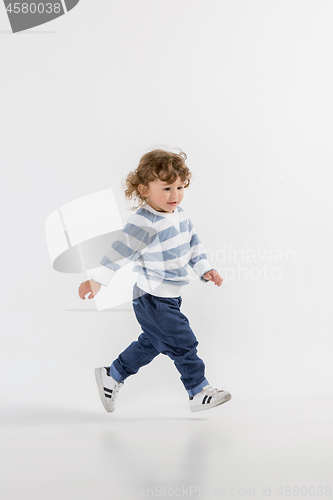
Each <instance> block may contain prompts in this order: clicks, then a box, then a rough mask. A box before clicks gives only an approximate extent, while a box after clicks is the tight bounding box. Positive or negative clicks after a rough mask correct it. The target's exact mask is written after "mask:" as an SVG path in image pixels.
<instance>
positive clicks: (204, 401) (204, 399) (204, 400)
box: [202, 396, 208, 405]
mask: <svg viewBox="0 0 333 500" xmlns="http://www.w3.org/2000/svg"><path fill="white" fill-rule="evenodd" d="M207 398H208V396H205V397H204V398H203V400H202V404H203V405H204V404H205V403H206V399H207Z"/></svg>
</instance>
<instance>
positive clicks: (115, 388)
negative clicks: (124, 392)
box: [95, 367, 124, 412]
mask: <svg viewBox="0 0 333 500" xmlns="http://www.w3.org/2000/svg"><path fill="white" fill-rule="evenodd" d="M95 377H96V382H97V387H98V392H99V395H100V398H101V401H102V403H103V406H104V408H105V409H106V411H108V412H111V411H114V405H115V401H116V397H117V394H118V392H119V390H120V389H121V388H122V387H123V385H124V384H123V383H121V382H117V381H116V380H114V379H113V378H112V377H111V376H110V375H108V373H107V369H106V368H105V367H103V368H96V369H95Z"/></svg>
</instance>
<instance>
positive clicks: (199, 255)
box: [188, 219, 223, 286]
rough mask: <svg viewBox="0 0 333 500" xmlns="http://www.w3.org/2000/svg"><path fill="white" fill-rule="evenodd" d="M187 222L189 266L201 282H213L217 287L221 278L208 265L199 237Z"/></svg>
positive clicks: (190, 222) (190, 223)
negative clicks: (189, 250) (189, 253)
mask: <svg viewBox="0 0 333 500" xmlns="http://www.w3.org/2000/svg"><path fill="white" fill-rule="evenodd" d="M188 222H189V233H190V248H191V255H190V259H189V265H190V266H191V267H192V269H193V271H195V273H196V274H197V275H198V276H199V278H200V280H201V281H204V282H205V283H207V282H208V281H214V282H215V280H217V281H216V282H215V284H217V286H220V285H221V284H222V281H223V280H222V278H221V276H220V275H219V273H218V272H217V270H216V269H213V268H212V266H211V265H210V263H209V261H208V259H207V255H206V251H205V248H204V246H203V244H202V243H201V241H200V239H199V236H198V235H197V233H196V231H195V229H194V226H193V223H192V221H190V219H188ZM218 283H219V284H218Z"/></svg>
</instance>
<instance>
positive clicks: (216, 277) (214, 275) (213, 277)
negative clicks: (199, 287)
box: [202, 269, 223, 286]
mask: <svg viewBox="0 0 333 500" xmlns="http://www.w3.org/2000/svg"><path fill="white" fill-rule="evenodd" d="M202 277H203V278H204V279H205V280H209V281H213V282H214V283H215V285H217V286H221V285H222V281H223V278H221V276H220V274H219V273H218V272H217V271H216V269H211V270H210V271H208V273H205V274H204V275H203V276H202Z"/></svg>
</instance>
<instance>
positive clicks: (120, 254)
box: [79, 214, 156, 299]
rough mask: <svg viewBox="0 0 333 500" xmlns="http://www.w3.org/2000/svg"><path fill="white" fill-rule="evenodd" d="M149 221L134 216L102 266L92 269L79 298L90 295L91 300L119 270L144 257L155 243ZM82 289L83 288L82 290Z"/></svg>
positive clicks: (104, 258)
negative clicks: (149, 247)
mask: <svg viewBox="0 0 333 500" xmlns="http://www.w3.org/2000/svg"><path fill="white" fill-rule="evenodd" d="M150 225H151V223H150V222H149V221H146V220H145V219H144V220H143V217H141V216H140V215H137V214H133V215H131V216H130V217H129V218H128V221H127V223H126V225H125V227H124V229H123V230H122V231H120V232H119V234H118V238H117V240H116V241H114V242H113V243H112V245H111V247H110V248H109V250H108V252H107V253H106V254H105V255H104V257H103V258H102V260H101V266H100V267H97V268H95V269H91V270H90V272H89V278H90V280H88V281H85V282H84V283H82V284H81V285H80V287H79V296H80V297H81V299H84V296H85V295H86V294H87V293H89V292H92V293H91V294H90V295H89V299H92V298H94V297H95V295H96V294H97V293H98V292H99V290H100V288H101V285H103V286H108V285H109V283H110V281H111V279H112V278H113V276H114V274H115V273H116V271H118V269H120V268H121V267H123V266H125V265H126V264H128V263H129V262H132V261H134V260H136V259H137V258H138V257H139V256H140V255H142V254H143V253H144V252H145V251H146V249H147V248H148V246H149V245H151V244H152V243H153V242H154V241H155V236H156V231H154V230H152V229H151V227H150ZM81 287H82V288H81Z"/></svg>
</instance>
